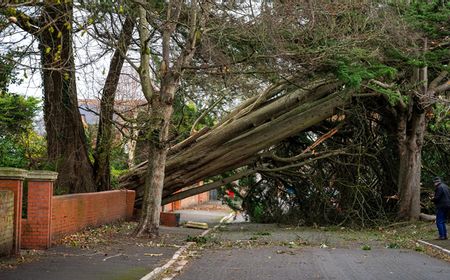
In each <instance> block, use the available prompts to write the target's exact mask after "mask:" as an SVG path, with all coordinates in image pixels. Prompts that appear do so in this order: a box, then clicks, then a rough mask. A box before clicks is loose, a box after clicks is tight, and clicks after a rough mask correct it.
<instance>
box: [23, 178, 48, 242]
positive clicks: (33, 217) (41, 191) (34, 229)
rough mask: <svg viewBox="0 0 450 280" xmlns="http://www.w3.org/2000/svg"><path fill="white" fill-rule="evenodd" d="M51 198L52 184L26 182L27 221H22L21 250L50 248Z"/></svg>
mask: <svg viewBox="0 0 450 280" xmlns="http://www.w3.org/2000/svg"><path fill="white" fill-rule="evenodd" d="M52 196H53V182H48V181H47V182H43V181H29V182H28V208H27V217H28V219H27V220H22V248H24V249H47V248H50V245H51V238H52V237H51V222H52V220H51V213H52Z"/></svg>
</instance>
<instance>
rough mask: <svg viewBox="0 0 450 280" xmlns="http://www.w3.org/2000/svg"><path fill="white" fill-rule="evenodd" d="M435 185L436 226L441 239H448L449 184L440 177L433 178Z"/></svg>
mask: <svg viewBox="0 0 450 280" xmlns="http://www.w3.org/2000/svg"><path fill="white" fill-rule="evenodd" d="M433 183H434V186H435V190H434V197H433V199H432V200H433V202H434V204H435V205H436V226H437V228H438V232H439V240H444V239H447V238H448V236H447V228H446V227H445V222H446V221H447V213H448V211H449V210H450V192H449V190H448V186H447V185H446V184H444V182H442V179H441V178H440V177H435V178H433Z"/></svg>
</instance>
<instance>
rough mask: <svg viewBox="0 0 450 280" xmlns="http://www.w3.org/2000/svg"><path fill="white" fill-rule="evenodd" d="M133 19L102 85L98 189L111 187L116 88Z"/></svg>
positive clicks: (96, 172) (126, 25)
mask: <svg viewBox="0 0 450 280" xmlns="http://www.w3.org/2000/svg"><path fill="white" fill-rule="evenodd" d="M133 29H134V20H133V19H132V18H130V17H127V18H126V19H125V22H124V24H123V27H122V31H121V33H120V36H119V39H118V42H117V49H116V50H115V52H114V54H113V57H112V60H111V63H110V65H109V71H108V76H107V77H106V81H105V85H104V87H103V93H102V99H101V102H100V121H99V125H98V133H97V144H96V147H95V154H94V159H95V161H94V175H95V183H96V186H97V190H98V191H105V190H110V189H111V165H110V155H111V148H112V142H113V138H114V135H113V116H114V100H115V97H116V89H117V85H118V83H119V78H120V74H121V71H122V66H123V63H124V61H125V54H126V52H127V50H128V47H129V46H130V44H131V39H132V33H133Z"/></svg>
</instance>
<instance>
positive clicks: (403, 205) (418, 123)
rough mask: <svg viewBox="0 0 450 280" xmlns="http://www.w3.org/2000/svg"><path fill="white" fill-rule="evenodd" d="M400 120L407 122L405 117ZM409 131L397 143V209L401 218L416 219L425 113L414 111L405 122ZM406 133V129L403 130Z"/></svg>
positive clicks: (418, 205)
mask: <svg viewBox="0 0 450 280" xmlns="http://www.w3.org/2000/svg"><path fill="white" fill-rule="evenodd" d="M402 122H407V121H406V118H404V119H403V120H402ZM407 126H408V127H410V129H411V132H410V133H407V135H405V136H402V137H401V138H402V141H401V142H400V143H399V152H400V157H399V158H400V163H399V164H400V166H399V178H398V186H399V198H400V199H399V210H398V217H399V218H400V219H401V220H412V221H414V220H418V219H419V215H420V181H421V180H420V178H421V167H422V156H421V151H422V146H423V138H424V132H425V128H426V121H425V113H414V114H413V116H412V118H411V121H410V122H409V123H408V124H407ZM405 133H406V131H405Z"/></svg>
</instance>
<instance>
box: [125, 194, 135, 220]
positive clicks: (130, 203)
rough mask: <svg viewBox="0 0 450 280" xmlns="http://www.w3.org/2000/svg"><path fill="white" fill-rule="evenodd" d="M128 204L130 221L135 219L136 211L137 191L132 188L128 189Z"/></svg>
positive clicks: (127, 216)
mask: <svg viewBox="0 0 450 280" xmlns="http://www.w3.org/2000/svg"><path fill="white" fill-rule="evenodd" d="M125 192H126V205H127V214H126V220H127V221H130V220H132V219H133V212H134V200H135V198H136V192H135V191H132V190H126V191H125Z"/></svg>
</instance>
